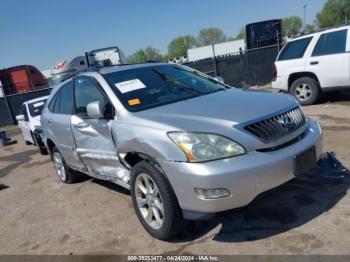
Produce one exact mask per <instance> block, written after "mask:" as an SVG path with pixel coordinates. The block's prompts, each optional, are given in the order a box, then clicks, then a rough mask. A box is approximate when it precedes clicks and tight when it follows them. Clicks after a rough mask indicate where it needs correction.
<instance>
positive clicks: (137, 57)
mask: <svg viewBox="0 0 350 262" xmlns="http://www.w3.org/2000/svg"><path fill="white" fill-rule="evenodd" d="M163 59H164V57H163V56H162V55H161V54H160V53H159V50H158V49H156V48H153V47H151V46H148V47H146V48H145V49H139V50H137V51H136V52H135V53H133V54H132V55H130V56H128V59H127V60H128V63H130V64H134V63H143V62H146V61H163Z"/></svg>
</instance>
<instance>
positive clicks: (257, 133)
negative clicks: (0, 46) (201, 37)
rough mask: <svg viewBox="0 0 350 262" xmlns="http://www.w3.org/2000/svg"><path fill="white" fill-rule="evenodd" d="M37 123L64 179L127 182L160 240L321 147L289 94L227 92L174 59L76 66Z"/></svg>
mask: <svg viewBox="0 0 350 262" xmlns="http://www.w3.org/2000/svg"><path fill="white" fill-rule="evenodd" d="M247 105H248V106H247ZM41 123H42V127H43V130H44V135H45V143H46V145H47V148H48V150H49V152H50V154H51V157H52V160H53V162H54V167H55V169H56V171H57V174H58V177H59V179H60V180H61V181H62V182H64V183H73V182H74V181H75V179H76V176H77V174H79V173H78V172H73V171H80V172H83V173H85V174H88V175H90V176H92V177H95V178H99V179H105V180H110V181H113V182H115V183H116V184H118V185H121V186H123V187H125V188H127V189H130V190H131V197H132V202H133V206H134V208H135V212H136V214H137V216H138V218H139V220H140V222H141V224H142V225H143V226H144V228H145V229H146V230H147V231H148V232H149V233H150V234H151V235H153V236H154V237H156V238H159V239H168V238H171V237H172V236H174V235H175V234H176V233H177V232H178V230H179V229H180V227H181V225H182V221H183V219H204V218H209V217H211V216H212V215H213V214H215V213H217V212H221V211H225V210H230V209H233V208H237V207H240V206H244V205H247V204H248V203H250V202H251V201H252V200H253V199H254V198H255V197H256V196H257V195H259V194H260V193H262V192H264V191H266V190H269V189H271V188H274V187H277V186H278V185H281V184H282V183H285V182H286V181H289V180H291V179H293V178H294V177H295V175H299V174H302V173H303V172H305V171H306V170H308V169H309V168H311V167H313V166H314V165H315V163H316V161H317V160H318V159H319V156H320V154H321V151H322V148H321V127H320V125H319V124H318V122H316V121H315V120H312V119H309V118H306V117H305V116H304V113H303V110H302V109H301V108H300V106H299V104H298V102H297V101H296V100H295V99H294V98H293V97H291V96H286V95H283V94H276V93H275V94H272V93H263V92H247V91H242V90H240V89H233V88H230V87H228V86H227V85H225V84H223V83H221V82H219V81H217V80H215V79H213V78H211V77H209V76H207V75H204V74H202V73H200V72H198V71H195V70H193V69H190V68H188V67H184V66H181V65H176V64H162V63H152V64H150V63H149V64H135V65H120V66H111V67H105V68H100V69H98V70H96V71H91V72H83V73H80V74H78V75H77V76H75V77H74V78H71V79H69V80H66V81H65V82H63V83H62V84H60V85H58V86H56V87H55V88H54V89H53V91H52V93H51V95H50V97H49V98H48V102H47V104H46V106H45V108H44V110H43V113H42V117H41Z"/></svg>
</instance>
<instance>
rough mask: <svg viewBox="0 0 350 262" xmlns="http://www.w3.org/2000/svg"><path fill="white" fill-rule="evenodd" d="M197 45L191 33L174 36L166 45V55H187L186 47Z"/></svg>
mask: <svg viewBox="0 0 350 262" xmlns="http://www.w3.org/2000/svg"><path fill="white" fill-rule="evenodd" d="M195 46H197V40H196V38H195V37H193V36H191V35H185V36H179V37H176V38H174V39H173V40H172V41H171V42H170V43H169V45H168V57H170V58H174V57H180V56H187V49H190V48H193V47H195Z"/></svg>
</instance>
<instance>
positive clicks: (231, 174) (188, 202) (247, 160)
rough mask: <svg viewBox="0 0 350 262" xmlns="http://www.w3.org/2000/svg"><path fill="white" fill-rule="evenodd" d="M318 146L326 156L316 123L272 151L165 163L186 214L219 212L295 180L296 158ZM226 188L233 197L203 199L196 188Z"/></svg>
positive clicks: (163, 166) (310, 122) (317, 150)
mask: <svg viewBox="0 0 350 262" xmlns="http://www.w3.org/2000/svg"><path fill="white" fill-rule="evenodd" d="M312 146H315V147H316V157H317V160H318V159H319V157H320V155H321V154H322V131H321V129H320V127H319V125H318V124H317V122H315V121H314V120H309V121H308V126H307V128H306V131H305V135H304V137H303V138H302V139H301V140H299V141H298V142H296V143H294V144H292V145H289V146H286V147H284V148H282V149H279V150H276V151H271V152H258V151H251V152H248V153H247V154H246V155H242V156H237V157H233V158H228V159H223V160H217V161H211V162H206V163H185V162H170V161H163V162H161V166H162V168H163V170H164V172H165V174H166V175H167V177H168V179H169V181H170V183H171V185H172V187H173V189H174V192H175V194H176V196H177V199H178V201H179V205H180V207H181V208H182V209H183V210H185V211H191V212H190V213H193V212H200V213H217V212H221V211H225V210H230V209H233V208H237V207H241V206H245V205H247V204H249V203H250V202H251V201H252V200H253V199H254V198H255V197H256V196H257V195H259V194H260V193H262V192H264V191H267V190H269V189H272V188H274V187H277V186H279V185H281V184H283V183H285V182H287V181H289V180H291V179H292V178H294V177H295V175H294V170H295V157H296V156H297V155H298V154H300V153H302V152H304V151H305V150H307V149H309V148H310V147H312ZM195 187H196V188H226V189H228V190H230V192H231V196H229V197H225V198H219V199H205V200H203V199H200V198H199V197H198V196H197V195H196V193H195V191H194V188H195Z"/></svg>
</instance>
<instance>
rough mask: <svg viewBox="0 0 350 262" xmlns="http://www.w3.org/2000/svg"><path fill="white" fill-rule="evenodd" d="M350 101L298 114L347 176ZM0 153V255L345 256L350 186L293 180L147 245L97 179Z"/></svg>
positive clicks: (15, 150)
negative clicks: (312, 125)
mask: <svg viewBox="0 0 350 262" xmlns="http://www.w3.org/2000/svg"><path fill="white" fill-rule="evenodd" d="M349 109H350V94H347V95H346V94H341V95H336V96H333V97H332V98H331V99H330V102H327V101H326V102H325V103H323V104H319V105H315V106H310V107H307V108H305V110H306V113H307V114H308V115H309V116H311V117H313V118H315V119H318V120H320V122H321V124H322V126H323V130H324V149H325V150H327V151H335V152H336V153H337V157H338V159H339V160H340V161H342V163H343V164H344V165H345V166H346V167H348V168H349V167H350V157H349V156H350V139H349V138H350V114H349ZM13 138H15V139H18V142H19V143H18V144H17V145H14V146H10V147H8V148H6V149H5V150H3V149H0V181H1V182H2V183H5V184H6V185H8V186H9V188H7V189H4V190H0V236H1V237H0V254H18V253H21V254H131V253H136V254H350V249H349V247H350V246H349V243H350V223H349V221H350V193H349V190H348V189H349V185H350V177H346V178H345V179H344V180H343V181H341V182H330V181H326V180H324V179H319V178H316V177H304V178H298V179H294V180H292V181H291V182H289V183H287V184H284V185H282V186H280V187H279V188H276V189H274V190H272V191H269V192H267V193H265V194H263V195H261V196H259V197H258V198H257V199H255V201H254V202H253V203H251V204H250V205H249V206H247V207H244V208H241V209H238V210H234V211H232V212H229V213H228V214H225V215H220V216H218V217H216V218H214V219H212V220H209V221H206V222H196V223H190V224H189V226H188V227H187V229H186V230H185V231H184V232H183V233H182V234H181V235H180V236H179V237H178V238H176V239H175V240H173V241H172V242H162V241H158V240H156V239H154V238H152V237H150V236H149V235H148V234H147V233H146V232H145V231H144V230H143V228H142V227H141V225H140V223H139V222H138V220H137V218H136V215H135V214H134V211H133V208H132V203H131V199H130V196H129V193H128V192H127V191H125V190H123V189H122V188H120V187H118V186H116V185H114V184H111V183H107V182H101V181H98V180H93V179H92V180H86V181H82V182H80V183H77V184H74V185H65V184H63V183H60V182H59V181H58V178H57V177H56V173H55V171H54V169H53V166H52V163H51V161H50V159H49V158H48V157H47V156H41V155H39V154H38V153H37V151H36V150H35V148H34V147H33V146H26V145H25V144H24V142H23V140H22V138H21V136H20V135H16V136H14V137H13Z"/></svg>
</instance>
